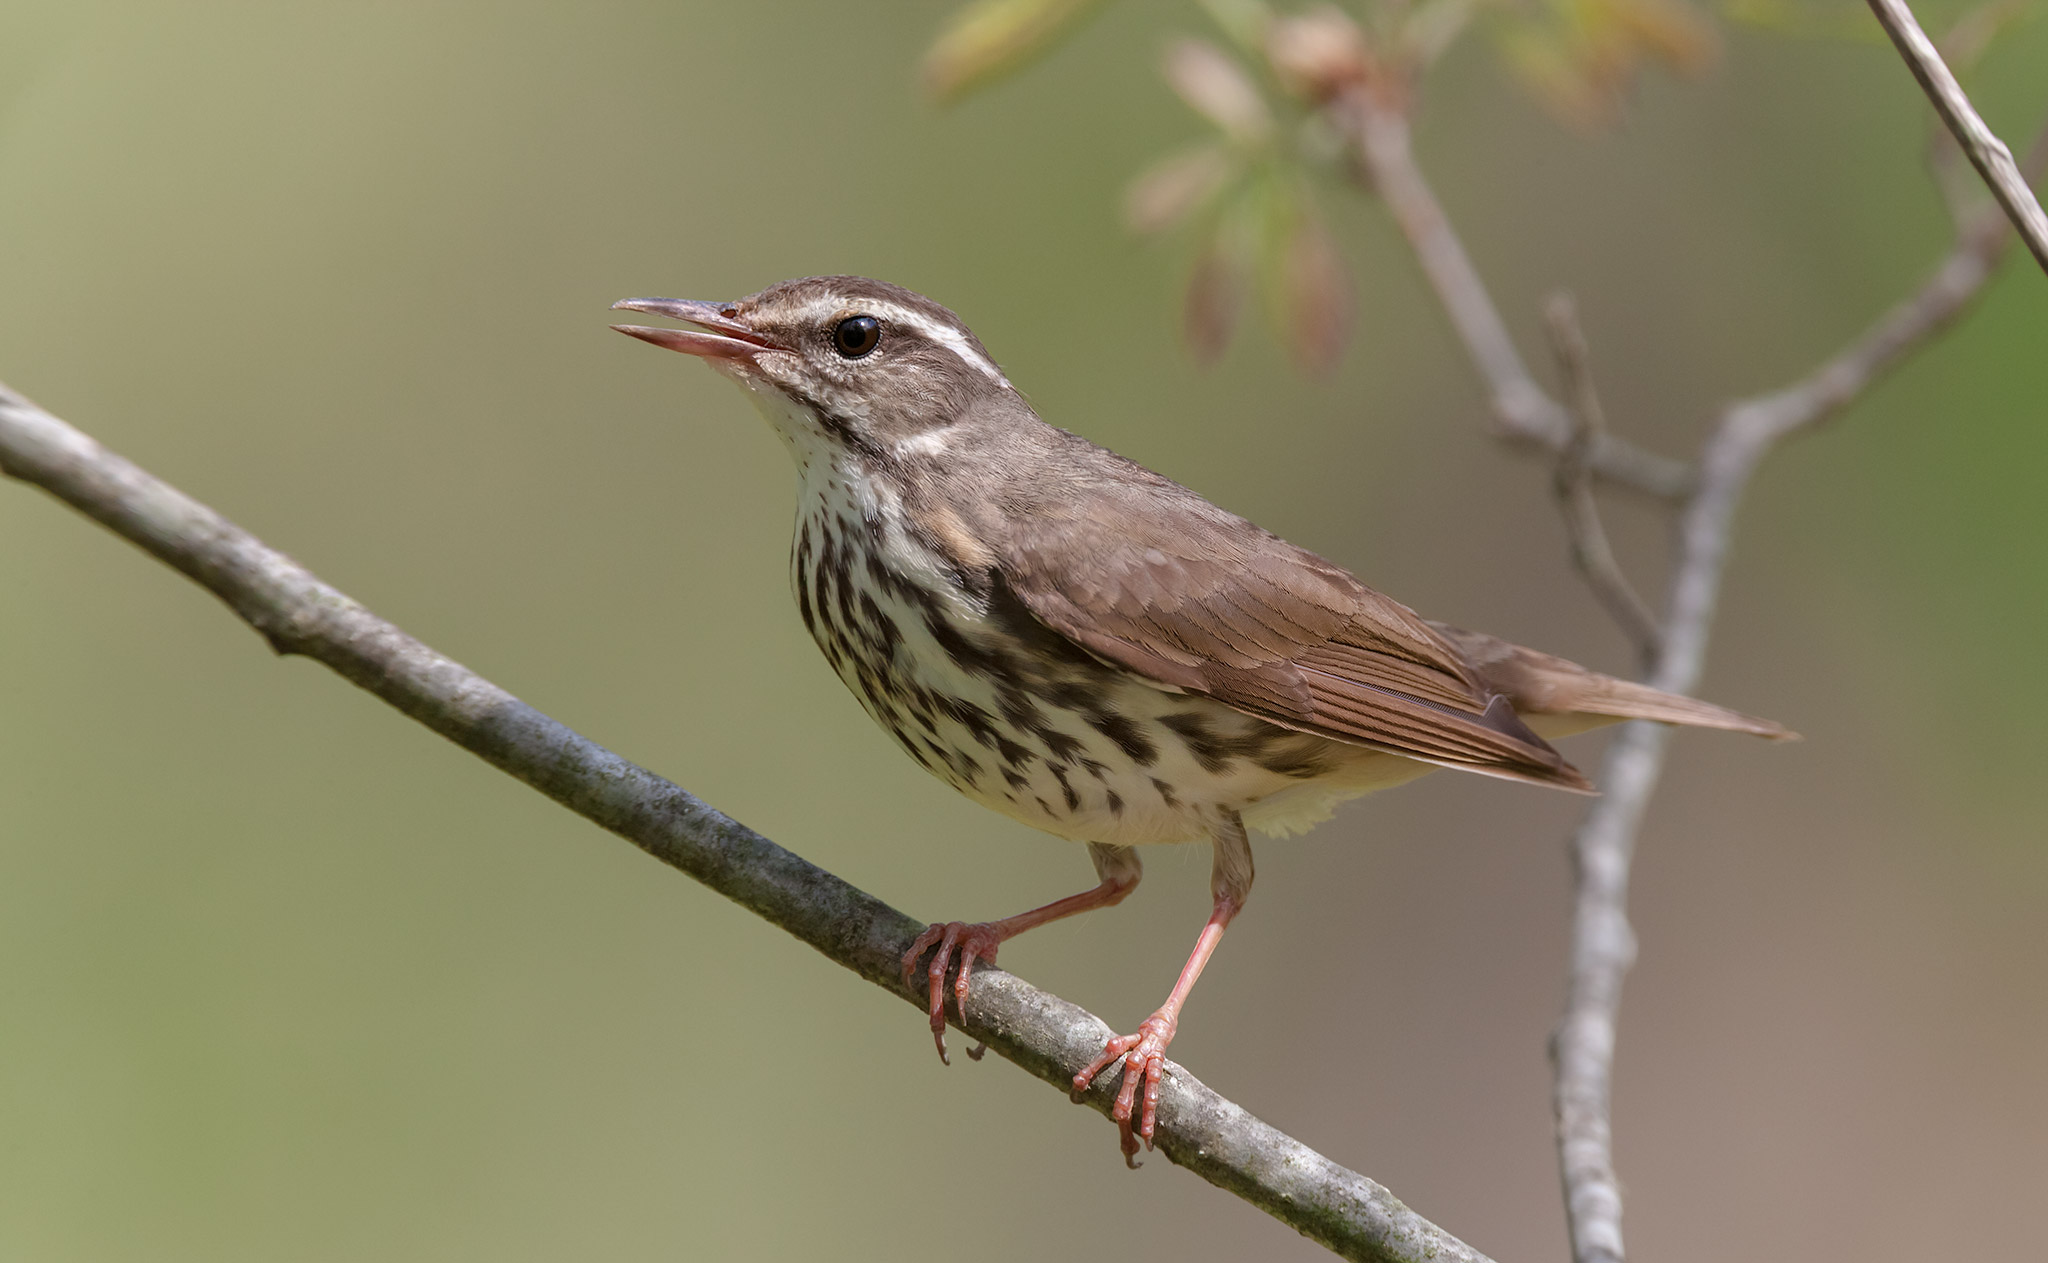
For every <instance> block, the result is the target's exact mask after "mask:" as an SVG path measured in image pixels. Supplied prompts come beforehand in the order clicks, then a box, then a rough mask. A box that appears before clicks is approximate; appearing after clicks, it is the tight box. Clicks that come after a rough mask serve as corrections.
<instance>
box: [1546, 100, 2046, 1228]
mask: <svg viewBox="0 0 2048 1263" xmlns="http://www.w3.org/2000/svg"><path fill="white" fill-rule="evenodd" d="M2043 140H2044V142H2048V132H2044V133H2043ZM2036 148H2037V153H2036V154H2035V155H2034V156H2033V158H2030V163H2032V162H2033V161H2034V160H2035V159H2038V158H2039V157H2040V155H2041V154H2042V153H2044V152H2048V143H2044V144H2043V145H2038V146H2037V147H2036ZM2010 240H2011V233H2010V231H2009V229H2008V227H2007V224H2006V221H2005V220H2004V219H2003V218H2002V217H2001V216H2000V215H1999V213H1998V212H1996V211H1995V210H1992V209H1990V208H1987V209H1986V210H1985V212H1984V213H1982V214H1980V215H1979V216H1978V217H1977V218H1976V219H1975V220H1974V221H1972V222H1970V223H1968V224H1966V225H1965V226H1964V227H1963V229H1962V230H1961V232H1960V233H1959V235H1958V240H1957V243H1956V246H1955V248H1954V249H1953V250H1952V251H1951V252H1950V254H1949V256H1948V258H1947V259H1945V260H1944V261H1943V262H1942V263H1941V265H1940V266H1939V267H1938V268H1936V269H1935V271H1934V274H1933V275H1932V276H1931V277H1929V278H1928V280H1927V281H1926V282H1925V283H1924V284H1923V285H1922V286H1921V287H1920V289H1919V290H1918V291H1916V292H1915V293H1914V294H1913V295H1912V296H1911V297H1909V298H1907V299H1906V300H1905V301H1903V302H1901V303H1900V304H1899V305H1898V306H1896V307H1894V308H1893V309H1892V310H1891V311H1890V312H1888V313H1886V314H1885V316H1884V317H1883V318H1882V319H1880V320H1878V321H1877V323H1876V324H1874V325H1872V326H1871V328H1870V329H1869V330H1868V331H1866V332H1865V333H1864V334H1863V335H1862V336H1861V337H1859V338H1857V339H1856V340H1855V341H1854V342H1852V343H1850V344H1849V346H1848V347H1846V348H1845V349H1843V350H1842V351H1841V352H1840V353H1838V354H1837V355H1836V356H1835V357H1834V358H1832V359H1830V360H1828V361H1827V362H1826V363H1824V364H1822V365H1821V366H1820V367H1819V368H1818V369H1816V370H1814V371H1813V372H1812V373H1810V374H1809V375H1807V376H1806V377H1805V378H1804V379H1802V380H1800V381H1799V382H1796V383H1794V384H1793V385H1791V386H1788V387H1786V388H1784V389H1782V390H1778V391H1774V392H1772V393H1770V394H1766V395H1759V396H1757V397H1755V398H1752V399H1747V400H1743V401H1741V402H1738V403H1735V404H1733V405H1731V406H1729V407H1728V408H1727V409H1725V410H1724V411H1723V412H1722V414H1721V416H1720V419H1719V420H1718V421H1717V423H1716V424H1715V425H1714V427H1713V429H1712V431H1711V432H1710V434H1709V437H1708V438H1707V441H1706V443H1705V445H1704V447H1703V448H1702V450H1701V454H1700V461H1699V470H1700V474H1699V486H1698V489H1697V490H1696V491H1695V492H1694V494H1693V495H1692V497H1691V499H1690V500H1689V501H1688V502H1687V504H1686V507H1685V513H1684V516H1683V518H1682V520H1681V522H1680V528H1679V536H1678V554H1679V555H1678V563H1677V567H1676V569H1675V571H1674V573H1673V576H1672V582H1671V591H1670V597H1669V601H1668V604H1667V607H1666V611H1665V615H1664V621H1663V637H1664V641H1663V649H1662V650H1661V652H1659V654H1658V655H1657V657H1656V660H1655V662H1654V665H1653V666H1652V669H1651V671H1650V683H1652V684H1653V685H1655V686H1656V687H1658V688H1661V689H1668V690H1670V691H1671V692H1674V693H1690V692H1691V691H1692V689H1693V687H1694V685H1696V684H1697V683H1698V682H1699V678H1700V672H1701V670H1702V668H1703V667H1704V665H1705V662H1706V652H1707V641H1708V637H1709V634H1710V632H1711V630H1712V625H1713V617H1714V608H1715V605H1716V603H1717V602H1718V600H1719V597H1720V590H1721V577H1722V573H1723V570H1724V568H1725V566H1726V563H1727V559H1728V549H1729V545H1730V543H1731V541H1732V540H1733V538H1734V528H1735V513H1736V510H1737V509H1738V508H1739V507H1740V505H1741V502H1742V496H1743V493H1744V492H1745V491H1746V490H1747V489H1748V486H1749V480H1750V476H1751V475H1752V474H1754V473H1755V472H1756V469H1757V466H1758V465H1760V464H1761V463H1762V462H1763V460H1764V458H1765V457H1766V456H1768V455H1769V454H1770V453H1771V451H1772V449H1773V448H1775V447H1776V446H1777V445H1778V443H1780V442H1782V441H1783V440H1784V439H1786V438H1788V437H1790V436H1791V435H1793V434H1796V433H1799V432H1801V431H1804V430H1807V429H1811V428H1813V427H1815V426H1818V425H1820V424H1821V423H1822V422H1824V421H1826V420H1828V419H1829V418H1831V417H1833V416H1834V415H1835V414H1836V413H1838V412H1840V411H1841V410H1842V409H1843V408H1844V407H1846V406H1847V405H1848V404H1849V403H1850V402H1851V401H1852V400H1854V399H1855V398H1856V397H1857V396H1858V395H1860V394H1862V393H1863V391H1865V390H1866V389H1868V388H1869V387H1870V386H1871V385H1872V384H1873V383H1874V382H1875V381H1876V380H1877V379H1878V377H1879V376H1881V375H1882V374H1883V373H1884V371H1885V370H1886V369H1888V368H1891V367H1892V366H1894V365H1895V364H1897V363H1898V362H1899V361H1900V360H1901V359H1903V358H1904V357H1905V356H1906V355H1907V354H1908V353H1909V352H1911V351H1912V350H1914V349H1915V348H1916V347H1919V346H1920V345H1922V344H1924V343H1925V342H1926V341H1927V339H1929V338H1930V337H1932V336H1933V335H1934V334H1936V333H1938V332H1940V331H1941V330H1942V329H1944V328H1946V327H1948V326H1949V325H1950V324H1951V323H1953V322H1954V320H1955V319H1956V317H1958V316H1959V315H1961V314H1962V312H1963V310H1964V309H1965V308H1966V307H1968V306H1969V304H1970V301H1971V300H1972V299H1974V298H1975V297H1976V296H1977V294H1978V292H1979V291H1980V290H1981V289H1982V288H1983V286H1984V282H1985V281H1986V280H1987V279H1989V277H1990V275H1991V272H1992V270H1993V268H1994V267H1995V266H1996V265H1997V263H1998V260H1999V258H2000V256H2001V255H2002V254H2003V253H2004V251H2005V247H2006V246H2007V244H2008V243H2009V242H2010ZM1667 736H1668V729H1666V728H1664V727H1663V726H1662V725H1659V724H1649V723H1632V724H1629V725H1628V726H1627V727H1626V728H1624V729H1623V730H1622V731H1621V733H1620V735H1619V736H1617V737H1616V739H1615V741H1614V744H1613V745H1612V746H1611V747H1610V748H1609V750H1608V754H1607V760H1606V763H1605V766H1604V767H1603V769H1602V771H1601V775H1600V777H1599V785H1600V788H1601V791H1602V797H1601V798H1600V799H1599V800H1598V801H1597V802H1595V803H1594V804H1593V806H1592V808H1591V809H1590V810H1589V811H1588V812H1587V813H1586V818H1585V820H1584V821H1583V822H1582V823H1581V824H1580V826H1579V830H1578V832H1577V834H1576V835H1574V837H1573V839H1572V858H1573V862H1574V865H1575V868H1576V871H1577V879H1578V880H1577V900H1576V907H1575V909H1574V914H1573V919H1572V946H1571V966H1570V978H1569V982H1568V984H1567V989H1566V997H1565V1012H1564V1017H1563V1019H1562V1020H1561V1021H1560V1022H1559V1024H1558V1027H1557V1031H1556V1034H1555V1035H1554V1037H1553V1040H1552V1045H1551V1054H1552V1058H1553V1060H1554V1061H1555V1063H1556V1088H1555V1108H1556V1112H1557V1140H1558V1160H1559V1165H1560V1168H1561V1173H1562V1176H1563V1180H1564V1191H1565V1206H1566V1212H1567V1216H1568V1218H1569V1221H1570V1224H1571V1232H1572V1254H1573V1257H1574V1259H1576V1260H1577V1263H1621V1260H1622V1258H1623V1257H1624V1256H1623V1252H1622V1243H1621V1188H1620V1184H1619V1182H1618V1181H1617V1179H1616V1177H1615V1174H1614V1149H1613V1139H1612V1133H1611V1128H1610V1123H1609V1111H1610V1102H1611V1101H1612V1099H1613V1096H1612V1088H1613V1082H1612V1077H1613V1067H1614V1043H1615V1023H1616V1019H1617V1015H1618V1013H1619V1010H1620V1006H1621V984H1622V977H1623V975H1625V974H1626V973H1627V972H1628V969H1629V966H1630V965H1631V964H1632V963H1634V960H1635V935H1634V933H1633V932H1632V931H1631V930H1630V928H1629V923H1628V907H1627V900H1628V878H1629V865H1630V862H1631V860H1632V859H1633V858H1634V853H1635V841H1636V836H1637V830H1638V828H1639V827H1640V825H1641V823H1642V818H1643V812H1644V810H1645V809H1646V808H1647V807H1648V805H1649V801H1650V796H1651V794H1652V793H1653V792H1654V791H1655V790H1656V787H1657V779H1658V776H1659V774H1660V773H1661V772H1662V770H1663V763H1664V748H1665V740H1666V737H1667Z"/></svg>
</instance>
